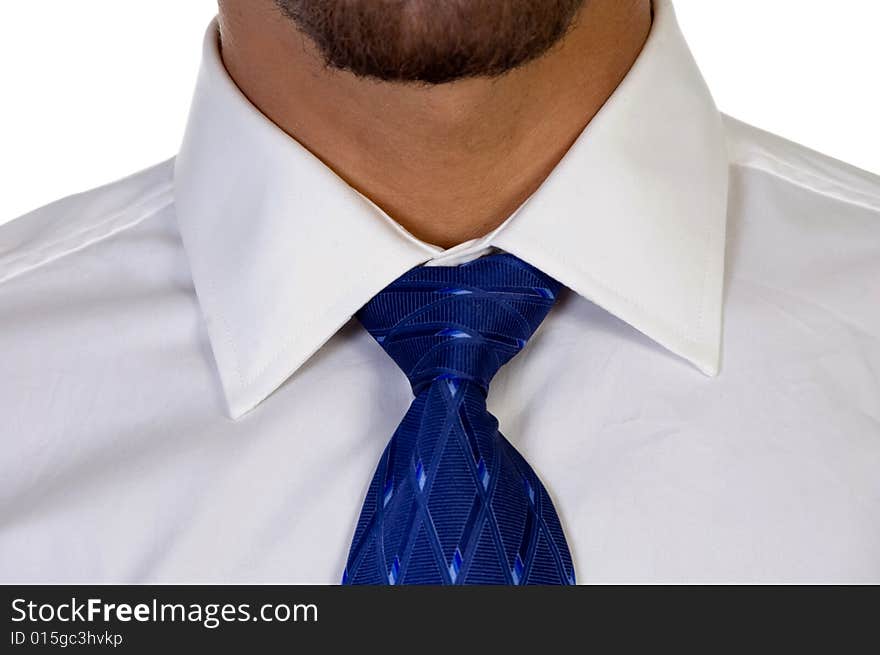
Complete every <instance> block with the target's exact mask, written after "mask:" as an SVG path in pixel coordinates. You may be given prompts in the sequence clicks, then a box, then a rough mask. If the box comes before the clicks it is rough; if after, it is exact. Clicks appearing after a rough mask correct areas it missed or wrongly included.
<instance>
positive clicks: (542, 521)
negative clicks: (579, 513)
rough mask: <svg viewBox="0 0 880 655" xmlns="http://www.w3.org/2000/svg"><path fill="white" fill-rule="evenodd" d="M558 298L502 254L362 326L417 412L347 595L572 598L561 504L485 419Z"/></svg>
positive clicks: (399, 434)
mask: <svg viewBox="0 0 880 655" xmlns="http://www.w3.org/2000/svg"><path fill="white" fill-rule="evenodd" d="M559 290H560V284H559V283H558V282H556V281H555V280H553V279H552V278H550V277H548V276H546V275H544V274H543V273H542V272H541V271H539V270H538V269H536V268H534V267H533V266H531V265H529V264H527V263H525V262H523V261H522V260H520V259H518V258H516V257H514V256H513V255H510V254H506V253H499V254H495V255H490V256H487V257H482V258H480V259H477V260H474V261H472V262H469V263H467V264H463V265H461V266H434V267H428V266H421V267H418V268H414V269H412V270H411V271H409V272H407V273H405V274H404V275H403V276H401V277H400V278H398V279H397V280H395V281H394V282H392V283H391V284H390V285H389V286H387V287H386V288H385V289H384V290H382V291H381V292H380V293H379V294H378V295H376V296H375V297H374V298H373V299H372V300H371V301H370V302H369V303H367V304H366V305H365V306H364V307H363V308H362V309H361V311H360V312H359V313H358V315H357V318H358V319H359V320H360V322H361V324H362V325H363V326H364V327H365V328H366V329H367V330H368V331H369V332H370V334H371V335H372V336H373V337H374V338H375V339H376V341H377V342H379V344H381V346H382V348H383V349H384V350H385V351H386V352H387V353H388V354H389V355H390V356H391V358H392V359H393V360H394V361H395V362H396V363H397V364H398V366H399V367H400V368H401V369H402V370H403V372H404V373H405V374H406V376H407V377H408V379H409V381H410V383H411V385H412V390H413V393H414V395H415V398H414V400H413V402H412V405H411V406H410V408H409V410H408V411H407V413H406V415H405V416H404V418H403V420H402V421H401V423H400V426H399V427H398V428H397V431H396V432H395V433H394V435H393V436H392V438H391V440H390V442H389V443H388V446H387V447H386V449H385V451H384V452H383V454H382V457H381V459H380V461H379V465H378V467H377V468H376V472H375V474H374V476H373V479H372V482H371V483H370V486H369V489H368V491H367V495H366V499H365V500H364V504H363V509H362V510H361V515H360V519H359V520H358V524H357V527H356V529H355V534H354V538H353V540H352V545H351V549H350V551H349V556H348V562H347V566H346V569H345V572H344V574H343V584H391V585H394V584H446V585H448V584H507V585H524V584H574V569H573V567H572V562H571V555H570V554H569V549H568V545H567V543H566V540H565V535H564V534H563V531H562V526H561V524H560V521H559V517H558V516H557V514H556V510H555V509H554V507H553V503H552V501H551V499H550V496H549V495H548V493H547V491H546V489H545V488H544V485H543V484H542V483H541V481H540V480H539V479H538V476H537V474H536V473H535V471H534V470H533V469H532V468H531V466H529V464H528V463H527V462H526V461H525V459H523V457H522V456H521V455H520V454H519V453H518V452H517V451H516V449H515V448H514V447H513V446H512V445H511V444H510V442H508V441H507V439H505V438H504V437H503V436H502V434H501V433H500V432H499V431H498V421H497V420H496V419H495V417H493V416H492V415H491V414H490V413H489V411H488V410H487V408H486V397H487V394H488V392H489V384H490V382H491V380H492V378H493V377H494V375H495V373H496V372H497V371H498V369H499V368H501V366H503V365H504V364H505V363H506V362H508V361H509V360H510V359H511V358H512V357H514V356H515V355H516V354H517V353H518V352H519V351H520V350H522V348H523V347H524V346H525V344H526V342H527V341H528V339H529V338H530V337H531V336H532V334H533V333H534V331H535V330H536V329H537V328H538V326H539V325H540V323H541V321H543V320H544V317H545V316H546V315H547V313H548V312H549V311H550V309H551V307H552V306H553V303H554V302H555V300H556V296H557V294H558V292H559Z"/></svg>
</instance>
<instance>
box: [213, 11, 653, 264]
mask: <svg viewBox="0 0 880 655" xmlns="http://www.w3.org/2000/svg"><path fill="white" fill-rule="evenodd" d="M219 6H220V33H221V44H222V55H223V61H224V64H225V66H226V68H227V70H228V71H229V74H230V75H231V77H232V79H233V80H234V81H235V83H236V84H237V85H238V87H239V88H240V89H241V90H242V92H243V93H244V94H245V95H246V96H247V97H248V99H249V100H250V101H251V102H252V103H253V104H254V105H255V106H256V107H258V108H259V109H260V110H261V111H262V112H263V113H264V114H265V115H266V116H267V117H268V118H269V119H271V120H272V121H273V122H274V123H275V124H276V125H278V126H279V127H280V128H281V129H282V130H284V131H285V132H286V133H287V134H289V135H290V136H292V137H293V138H295V139H296V140H297V141H299V142H300V143H301V144H303V145H304V146H305V147H306V148H308V149H309V150H310V151H311V152H312V153H314V154H315V155H316V156H317V157H318V158H320V159H321V160H322V161H323V162H324V163H325V164H327V165H328V166H329V167H330V168H332V169H333V170H334V171H335V172H336V173H337V174H338V175H339V176H340V177H342V178H343V179H344V180H345V181H346V182H348V183H349V184H350V185H351V186H353V187H354V188H356V189H358V190H359V191H360V192H361V193H363V194H364V195H366V196H367V197H368V198H370V199H371V200H372V201H373V202H375V203H376V204H377V205H378V206H380V207H381V208H382V209H383V210H385V211H386V212H387V213H388V214H389V216H391V217H392V218H393V219H394V220H395V221H397V222H398V223H399V224H400V225H402V226H403V227H404V228H406V229H407V230H408V231H409V232H410V233H412V234H413V235H415V236H416V237H418V238H420V239H422V240H424V241H426V242H428V243H432V244H434V245H437V246H440V247H443V248H449V247H452V246H454V245H456V244H459V243H462V242H464V241H467V240H469V239H473V238H476V237H480V236H483V235H485V234H487V233H488V232H490V231H491V230H493V229H494V228H495V227H497V226H498V225H500V224H501V223H502V222H503V221H504V220H505V219H507V218H508V217H509V216H510V214H512V213H513V211H515V210H516V208H517V207H519V205H520V204H522V202H523V201H524V200H525V199H526V198H528V197H529V196H530V195H531V194H532V193H533V192H534V191H535V190H536V189H537V188H538V187H539V186H540V184H541V183H542V182H543V181H544V179H545V178H546V177H547V176H548V175H549V173H550V172H551V171H552V169H553V168H554V167H555V166H556V164H557V163H558V162H559V160H560V159H561V158H562V156H563V155H564V154H565V152H566V151H567V150H568V148H569V147H570V146H571V144H572V143H573V141H574V140H575V139H576V138H577V136H578V135H579V134H580V133H581V131H583V129H584V127H585V126H586V125H587V123H589V121H590V120H591V119H592V118H593V116H594V115H595V114H596V112H597V111H598V110H599V109H600V108H601V106H602V104H603V103H604V102H605V100H607V99H608V97H609V96H610V95H611V93H612V92H613V91H614V89H615V88H616V87H617V85H618V84H619V83H620V81H621V80H622V79H623V77H624V76H625V74H626V72H627V71H628V70H629V68H630V67H631V65H632V63H633V62H634V61H635V59H636V57H637V56H638V53H639V51H640V50H641V48H642V45H643V44H644V42H645V39H646V38H647V35H648V32H649V31H650V25H651V3H650V0H590V1H588V2H587V3H586V4H585V6H584V8H583V9H582V10H581V12H580V13H579V14H578V16H577V17H576V19H575V22H574V24H573V25H572V27H571V28H570V30H569V31H568V33H567V35H566V36H565V37H564V38H563V39H562V40H561V41H560V42H558V43H557V44H556V45H555V46H554V47H553V48H551V49H550V50H549V51H548V52H547V53H546V54H544V55H543V56H542V57H540V58H538V59H536V60H534V61H531V62H529V63H527V64H525V65H523V66H520V67H518V68H516V69H514V70H512V71H509V72H508V73H506V74H504V75H502V76H499V77H492V78H489V77H473V78H467V79H462V80H457V81H453V82H447V83H443V84H434V85H429V84H413V83H403V82H385V81H377V80H374V79H371V78H365V77H358V76H355V75H353V74H352V73H349V72H346V71H341V70H337V69H333V68H330V67H328V66H326V65H325V63H324V60H323V59H322V57H321V55H320V53H319V52H318V50H317V48H316V47H315V45H314V44H313V43H312V42H311V41H310V40H309V39H308V38H307V37H306V36H304V35H303V34H302V33H301V32H299V31H298V30H297V29H296V28H295V25H294V23H293V22H292V21H291V20H289V19H288V18H287V17H285V16H284V15H283V14H282V13H281V12H280V11H279V10H278V9H277V8H276V7H275V6H274V3H273V2H272V0H220V2H219ZM325 220H332V219H331V218H329V217H328V218H327V219H325Z"/></svg>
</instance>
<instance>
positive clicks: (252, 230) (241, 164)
mask: <svg viewBox="0 0 880 655" xmlns="http://www.w3.org/2000/svg"><path fill="white" fill-rule="evenodd" d="M727 167H728V159H727V152H726V146H725V139H724V133H723V127H722V122H721V116H720V114H719V112H718V110H717V109H716V108H715V105H714V103H713V101H712V98H711V96H710V94H709V92H708V90H707V88H706V86H705V83H704V82H703V79H702V77H701V75H700V73H699V71H698V69H697V67H696V64H695V63H694V61H693V58H692V57H691V55H690V52H689V50H688V48H687V46H686V44H685V42H684V38H683V36H682V35H681V33H680V31H679V29H678V25H677V23H676V20H675V16H674V12H673V9H672V6H671V5H670V4H669V2H668V1H667V0H657V1H655V6H654V24H653V26H652V28H651V33H650V35H649V37H648V40H647V42H646V43H645V45H644V47H643V49H642V52H641V53H640V55H639V57H638V58H637V60H636V62H635V63H634V65H633V67H632V68H631V70H630V71H629V73H628V74H627V75H626V77H625V78H624V80H623V81H622V83H621V84H620V85H619V87H618V88H617V89H616V90H615V91H614V93H613V94H612V96H611V97H610V98H609V99H608V101H607V102H606V103H605V105H604V106H603V107H602V109H601V110H600V111H599V113H598V114H597V115H596V116H595V117H594V118H593V120H592V121H591V122H590V124H589V125H588V126H587V128H586V129H585V130H584V132H583V133H582V134H581V135H580V137H579V138H578V139H577V141H576V142H575V143H574V145H573V146H572V147H571V149H570V150H569V151H568V153H567V154H566V155H565V157H564V158H563V160H562V161H561V162H560V163H559V164H558V166H557V167H556V168H555V169H554V171H553V172H552V173H551V174H550V176H549V177H548V178H547V180H546V181H545V182H544V183H543V185H542V186H541V187H540V188H539V189H538V191H536V192H535V193H534V194H533V195H532V197H531V198H529V200H528V201H526V203H524V205H523V206H522V207H520V209H519V210H518V211H517V212H516V213H515V214H514V215H513V216H512V217H511V218H509V219H508V220H507V221H505V223H504V224H503V225H501V226H500V227H499V228H497V229H496V230H494V231H493V232H492V233H491V234H489V235H487V236H485V237H482V238H480V239H475V240H473V241H470V242H468V243H465V244H461V245H459V246H456V247H455V248H452V249H449V250H446V251H443V250H441V249H439V248H436V247H434V246H431V245H429V244H426V243H424V242H421V241H419V240H418V239H416V238H415V237H413V236H412V235H410V234H409V233H407V232H406V231H405V230H404V229H403V228H401V227H400V226H399V225H397V224H396V223H395V222H394V221H393V220H391V219H390V218H389V217H388V216H387V215H386V214H384V212H382V211H381V209H379V208H378V207H376V206H375V205H374V204H373V203H371V202H370V201H369V200H367V199H366V198H365V197H364V196H362V195H361V194H359V193H358V192H357V191H355V190H354V189H352V188H351V187H350V186H348V185H347V184H346V183H345V182H344V181H343V180H342V179H340V178H339V177H338V176H336V175H335V174H334V173H333V172H332V171H331V170H330V169H329V168H327V167H326V166H325V165H324V164H323V163H321V162H320V161H319V160H318V159H317V158H316V157H314V156H313V155H312V154H311V153H309V152H308V151H307V150H306V149H305V148H303V147H302V146H301V145H300V144H299V143H297V142H296V141H295V140H294V139H292V138H291V137H289V136H288V135H286V134H285V133H284V132H282V131H281V130H280V129H279V128H278V127H277V126H275V125H274V124H273V123H272V122H271V121H269V119H268V118H266V117H265V116H263V114H261V113H260V112H259V111H258V110H257V109H256V108H255V107H254V106H253V105H251V104H250V102H248V100H247V99H246V98H245V97H244V95H243V94H242V93H241V92H240V91H239V90H238V88H237V87H236V86H235V84H234V83H233V82H232V80H231V79H230V77H229V76H228V74H227V73H226V71H225V69H224V67H223V64H222V61H221V58H220V53H219V47H218V35H217V26H216V23H213V24H212V25H211V27H210V28H209V29H208V33H207V35H206V38H205V43H204V53H203V62H202V67H201V71H200V73H199V78H198V82H197V86H196V91H195V97H194V100H193V106H192V110H191V113H190V118H189V122H188V125H187V128H186V132H185V136H184V140H183V145H182V147H181V150H180V153H179V155H178V157H177V160H176V162H175V203H176V208H177V214H178V221H179V224H180V230H181V235H182V238H183V242H184V247H185V249H186V253H187V256H188V258H189V261H190V267H191V271H192V275H193V280H194V284H195V287H196V292H197V294H198V298H199V303H200V305H201V308H202V311H203V313H204V316H205V319H206V323H207V329H208V334H209V338H210V340H211V346H212V349H213V352H214V356H215V359H216V362H217V368H218V370H219V373H220V378H221V380H222V384H223V388H224V390H225V394H226V399H227V401H228V405H229V411H230V414H231V415H232V416H233V417H236V418H237V417H239V416H241V415H242V414H244V413H245V412H247V411H249V410H250V409H252V408H254V407H255V406H256V405H258V404H259V403H260V402H261V401H262V400H263V399H264V398H266V397H267V396H268V395H269V394H271V393H272V392H273V391H274V390H275V389H276V388H277V387H279V386H280V385H281V384H282V383H283V382H284V381H285V380H286V379H287V378H288V377H289V376H290V375H291V374H292V373H294V372H295V371H296V370H297V369H298V368H299V367H300V366H301V365H302V364H303V363H304V362H305V361H306V360H307V359H308V358H309V357H310V356H311V355H312V354H314V353H315V352H316V351H317V350H318V349H319V348H320V347H321V346H322V345H323V344H324V343H325V342H326V341H327V340H328V339H329V338H330V337H332V336H333V335H334V334H335V333H336V332H337V330H339V328H340V327H342V326H343V325H344V324H345V323H346V322H347V321H348V320H349V319H350V318H351V317H352V316H353V315H354V313H355V312H356V311H357V310H358V309H359V308H360V307H361V306H363V305H364V304H365V303H366V302H367V301H368V300H369V299H370V298H371V297H372V296H374V295H375V294H376V293H378V292H379V291H380V290H381V289H382V288H384V287H385V286H386V285H387V284H389V283H390V282H391V281H393V280H394V279H396V278H397V277H398V276H399V275H401V274H402V273H403V272H405V271H407V270H409V269H410V268H412V267H413V266H417V265H419V264H422V263H425V262H431V263H454V262H456V261H461V260H462V259H467V258H469V257H473V256H474V255H475V254H476V253H478V252H480V251H482V250H484V249H486V248H488V247H497V248H500V249H503V250H506V251H508V252H510V253H513V254H515V255H517V256H519V257H520V258H522V259H524V260H525V261H528V262H529V263H531V264H533V265H535V266H537V267H538V268H540V269H541V270H543V271H544V272H545V273H547V274H549V275H551V276H553V277H555V278H556V279H557V280H559V281H560V282H562V283H563V284H564V285H566V286H567V287H569V288H570V289H572V290H573V291H575V292H576V293H578V294H580V295H581V296H583V297H585V298H588V299H589V300H591V301H593V302H595V303H596V304H598V305H599V306H601V307H603V308H604V309H606V310H607V311H609V312H611V313H612V314H614V315H616V316H617V317H618V318H620V319H622V320H623V321H626V322H627V323H629V324H630V325H632V326H633V327H635V328H636V329H638V330H640V331H641V332H643V333H644V334H645V335H647V336H648V337H650V338H651V339H653V340H655V341H656V342H658V343H659V344H661V345H663V346H664V347H666V348H667V349H668V350H670V351H672V352H674V353H676V354H678V355H679V356H681V357H683V358H684V359H686V360H688V361H690V362H691V363H692V364H694V365H695V366H696V367H697V368H698V369H699V370H701V371H703V372H704V373H706V374H707V375H716V374H717V373H718V369H719V359H720V349H721V311H722V284H723V282H722V280H723V262H724V228H725V217H726V211H727Z"/></svg>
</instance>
